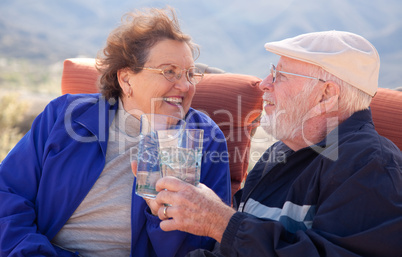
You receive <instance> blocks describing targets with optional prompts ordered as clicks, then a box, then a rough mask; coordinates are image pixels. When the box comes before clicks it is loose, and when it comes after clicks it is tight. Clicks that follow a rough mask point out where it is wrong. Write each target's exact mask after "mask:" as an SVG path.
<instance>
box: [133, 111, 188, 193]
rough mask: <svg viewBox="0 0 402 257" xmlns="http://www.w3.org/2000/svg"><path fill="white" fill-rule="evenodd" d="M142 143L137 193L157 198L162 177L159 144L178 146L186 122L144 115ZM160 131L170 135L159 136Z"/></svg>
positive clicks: (139, 153) (138, 160)
mask: <svg viewBox="0 0 402 257" xmlns="http://www.w3.org/2000/svg"><path fill="white" fill-rule="evenodd" d="M140 121H141V123H140V142H139V145H138V153H137V181H136V186H135V193H136V194H137V195H139V196H141V197H145V198H155V197H156V194H157V193H158V192H157V191H156V190H155V184H156V181H157V180H158V179H159V178H160V177H161V171H160V165H159V156H158V155H159V152H158V149H159V143H160V142H162V143H165V144H169V143H170V144H172V142H173V144H177V142H178V138H179V137H180V136H181V135H182V131H183V130H184V128H185V126H186V122H185V121H184V120H182V119H179V118H177V117H174V116H169V115H163V114H143V115H141V119H140ZM159 130H163V131H168V132H169V133H164V134H158V131H159Z"/></svg>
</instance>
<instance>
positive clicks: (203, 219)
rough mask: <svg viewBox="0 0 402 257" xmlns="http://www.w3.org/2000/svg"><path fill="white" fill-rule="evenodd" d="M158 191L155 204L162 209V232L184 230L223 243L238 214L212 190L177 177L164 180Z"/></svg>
mask: <svg viewBox="0 0 402 257" xmlns="http://www.w3.org/2000/svg"><path fill="white" fill-rule="evenodd" d="M156 190H157V191H160V192H159V193H158V195H157V196H156V202H157V203H158V205H159V206H161V207H160V208H159V210H158V215H159V218H160V219H161V220H162V222H161V223H160V227H161V229H162V230H164V231H172V230H181V231H185V232H189V233H191V234H195V235H199V236H209V237H211V238H214V239H215V240H217V241H218V242H221V240H222V236H223V232H224V231H225V229H226V227H227V225H228V223H229V220H230V218H231V217H232V215H233V214H234V213H235V211H234V210H233V209H232V208H231V207H230V206H227V205H226V204H225V203H224V202H223V201H222V200H221V199H220V198H219V196H217V195H216V194H215V193H214V192H213V191H212V190H211V189H209V188H208V187H206V186H205V185H204V184H199V185H198V186H197V187H195V186H193V185H190V184H188V183H186V182H183V181H181V180H179V179H177V178H174V177H164V178H162V179H160V180H159V181H158V182H157V183H156ZM164 204H168V205H169V206H168V207H165V206H164Z"/></svg>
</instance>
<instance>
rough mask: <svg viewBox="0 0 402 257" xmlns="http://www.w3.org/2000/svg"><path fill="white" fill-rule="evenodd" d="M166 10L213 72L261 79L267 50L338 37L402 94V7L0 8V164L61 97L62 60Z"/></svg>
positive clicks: (24, 4) (6, 2)
mask: <svg viewBox="0 0 402 257" xmlns="http://www.w3.org/2000/svg"><path fill="white" fill-rule="evenodd" d="M166 5H170V6H172V7H174V8H175V9H176V11H177V14H178V17H179V20H180V22H181V26H182V29H183V31H184V32H186V33H188V34H190V35H191V36H192V37H193V39H194V41H195V42H196V43H197V44H199V45H200V48H201V56H200V58H199V59H198V60H197V62H201V63H204V64H207V65H209V66H211V67H217V68H220V69H223V70H224V71H226V72H231V73H242V74H250V75H254V76H257V77H260V78H264V77H265V76H266V75H267V73H268V67H269V64H270V63H276V62H277V60H278V57H277V56H275V55H273V54H270V53H268V52H267V51H265V49H264V43H265V42H268V41H276V40H281V39H284V38H287V37H293V36H296V35H298V34H302V33H308V32H313V31H322V30H344V31H350V32H354V33H357V34H360V35H362V36H363V37H365V38H367V39H368V40H369V41H370V42H371V43H373V45H374V46H375V47H376V48H377V50H378V52H379V54H380V57H381V68H380V78H379V85H380V87H384V88H397V87H401V86H402V82H401V81H402V44H401V41H402V19H401V17H402V1H400V0H370V1H367V0H326V1H322V0H303V1H300V0H281V1H269V0H248V1H244V0H219V1H218V0H203V1H191V0H172V1H152V0H119V1H111V0H86V1H82V0H36V1H30V0H1V1H0V110H1V111H0V131H1V133H0V161H1V160H2V159H3V158H4V156H5V155H6V154H7V152H8V151H9V150H10V148H11V147H12V146H14V145H15V143H16V142H17V141H18V140H19V139H20V138H21V137H22V135H23V134H25V133H26V131H27V130H28V129H29V127H30V125H31V123H32V119H33V118H34V117H35V116H36V115H37V114H38V113H39V112H40V111H42V110H43V108H44V105H45V104H46V103H47V102H49V101H50V100H51V99H53V98H55V97H57V96H58V95H60V81H61V70H62V64H63V61H64V59H66V58H72V57H96V54H97V52H98V51H99V50H101V49H102V47H103V46H104V43H105V41H106V38H107V36H108V34H109V33H110V31H111V30H112V29H113V28H115V27H116V26H117V25H118V24H119V23H120V20H121V16H122V15H123V14H124V13H125V12H128V11H132V10H134V9H136V8H144V7H160V8H161V7H165V6H166ZM257 136H258V135H257Z"/></svg>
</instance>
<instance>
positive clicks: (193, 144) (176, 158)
mask: <svg viewBox="0 0 402 257" xmlns="http://www.w3.org/2000/svg"><path fill="white" fill-rule="evenodd" d="M170 133H172V131H164V130H160V131H158V135H160V136H163V137H166V134H170ZM203 137H204V130H202V129H185V130H183V131H182V133H181V135H180V137H179V138H178V139H176V140H172V141H168V142H160V143H159V162H160V167H161V168H160V169H161V173H162V176H163V177H164V176H173V177H176V178H179V179H181V180H183V181H185V182H187V183H190V184H192V185H195V186H197V185H198V183H199V182H200V170H201V159H202V145H203Z"/></svg>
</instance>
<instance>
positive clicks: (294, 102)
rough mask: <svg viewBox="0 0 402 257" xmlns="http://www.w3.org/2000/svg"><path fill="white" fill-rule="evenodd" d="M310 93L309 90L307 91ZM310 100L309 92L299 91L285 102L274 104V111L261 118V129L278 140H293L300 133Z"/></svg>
mask: <svg viewBox="0 0 402 257" xmlns="http://www.w3.org/2000/svg"><path fill="white" fill-rule="evenodd" d="M307 91H310V90H307ZM309 99H312V96H311V92H305V90H303V91H301V92H300V93H299V94H298V95H296V96H295V97H294V98H293V99H288V100H287V101H286V102H275V111H274V112H273V113H272V114H271V115H268V114H265V115H264V116H262V117H261V121H260V124H261V127H262V128H263V129H264V130H265V132H267V133H268V134H270V135H272V136H273V137H275V138H276V139H278V140H285V139H293V138H295V137H296V136H297V135H298V134H300V133H301V131H302V129H303V122H304V121H305V117H307V116H306V115H308V113H309V111H310V109H311V107H312V106H311V104H310V103H309Z"/></svg>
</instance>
